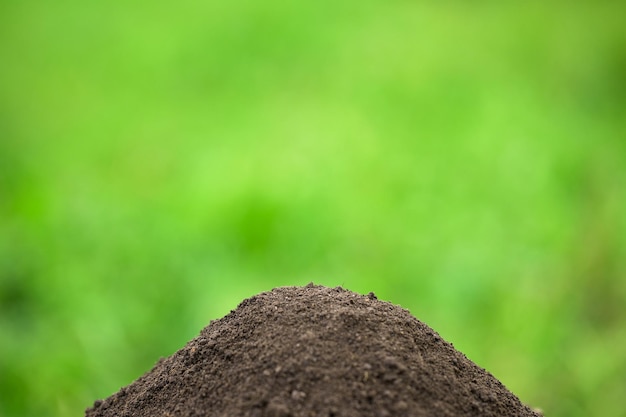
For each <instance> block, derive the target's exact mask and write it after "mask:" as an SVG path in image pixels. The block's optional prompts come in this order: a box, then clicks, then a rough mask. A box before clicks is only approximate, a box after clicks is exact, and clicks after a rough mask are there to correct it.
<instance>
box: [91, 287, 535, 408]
mask: <svg viewBox="0 0 626 417" xmlns="http://www.w3.org/2000/svg"><path fill="white" fill-rule="evenodd" d="M113 416H116V417H127V416H128V417H130V416H132V417H165V416H168V417H174V416H180V417H222V416H224V417H227V416H244V417H363V416H365V417H368V416H372V417H384V416H407V417H408V416H411V417H413V416H414V417H426V416H428V417H433V416H437V417H439V416H441V417H445V416H449V417H461V416H463V417H465V416H467V417H470V416H482V417H496V416H498V417H504V416H507V417H515V416H518V417H539V416H540V414H538V413H536V412H534V411H533V410H531V409H530V408H528V407H527V406H525V405H523V404H522V403H521V402H520V400H519V399H518V398H517V397H516V396H515V395H514V394H512V393H511V392H510V391H508V390H507V389H506V388H505V387H504V386H503V385H502V383H500V382H499V381H498V380H497V379H496V378H495V377H493V376H492V375H491V374H490V373H489V372H487V371H485V370H484V369H482V368H480V367H479V366H477V365H476V364H474V363H473V362H471V361H470V360H469V359H468V358H467V357H466V356H465V355H464V354H462V353H461V352H459V351H457V350H456V349H454V347H453V346H452V345H451V344H450V343H448V342H446V341H444V340H443V339H442V338H441V337H440V336H439V335H438V334H437V333H436V332H435V331H434V330H432V329H431V328H430V327H428V326H427V325H425V324H424V323H422V322H420V321H419V320H417V319H416V318H415V317H413V316H412V315H411V314H410V313H409V312H408V311H407V310H405V309H403V308H401V307H399V306H396V305H393V304H391V303H388V302H383V301H379V300H378V299H376V296H375V295H374V294H373V293H370V294H368V295H365V296H363V295H359V294H356V293H354V292H351V291H347V290H345V289H343V288H341V287H337V288H327V287H323V286H317V285H313V284H309V285H307V286H306V287H282V288H276V289H274V290H272V291H269V292H264V293H261V294H258V295H256V296H254V297H251V298H248V299H246V300H244V301H243V302H241V304H239V306H238V307H237V309H236V310H233V311H231V312H230V314H228V315H227V316H225V317H224V318H222V319H220V320H215V321H212V322H211V323H210V324H209V325H208V326H207V327H205V328H204V329H203V330H202V331H201V332H200V335H199V336H198V337H196V338H195V339H193V340H191V341H189V342H188V343H187V345H185V346H184V347H183V348H182V349H180V350H179V351H177V352H176V353H174V354H173V355H171V356H169V357H167V358H164V359H161V360H160V361H159V362H158V363H157V364H156V365H155V366H154V367H153V368H152V370H151V371H149V372H147V373H146V374H144V375H143V376H141V377H140V378H139V379H138V380H136V381H135V382H133V383H132V384H130V385H128V386H126V387H124V388H122V389H121V390H120V391H119V392H117V393H116V394H114V395H112V396H110V397H109V398H107V399H105V400H98V401H96V402H95V404H94V405H93V406H92V407H91V408H89V409H88V410H87V411H86V417H113Z"/></svg>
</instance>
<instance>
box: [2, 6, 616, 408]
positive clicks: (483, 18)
mask: <svg viewBox="0 0 626 417" xmlns="http://www.w3.org/2000/svg"><path fill="white" fill-rule="evenodd" d="M625 12H626V3H623V2H610V1H594V2H592V1H568V2H565V1H562V2H559V1H554V2H539V1H530V2H510V1H504V2H495V1H478V2H472V4H471V5H470V4H468V3H465V2H459V1H441V2H432V3H431V2H411V1H390V2H374V1H358V2H357V1H343V2H334V1H327V0H322V1H315V2H306V1H305V2H298V1H288V0H287V1H275V0H266V1H263V2H253V1H245V0H243V1H240V0H236V1H230V2H226V1H222V2H217V1H207V2H197V1H190V0H183V1H179V2H175V3H173V2H165V1H152V2H141V1H139V2H133V1H130V2H129V1H119V0H111V1H107V2H82V1H77V0H62V1H56V2H44V1H28V0H19V1H18V0H3V1H1V2H0V416H2V417H13V416H29V417H30V416H32V417H35V416H37V417H40V416H44V417H45V416H76V415H82V413H83V410H84V409H85V408H86V407H88V406H90V405H91V404H92V403H93V401H94V400H95V399H97V398H103V397H107V396H108V395H110V394H112V393H113V392H114V391H116V390H117V389H118V388H120V387H121V386H123V385H127V384H129V383H130V382H132V381H133V380H134V379H135V378H137V377H138V376H139V375H141V374H142V373H143V372H145V371H147V370H148V369H150V367H151V366H152V365H153V364H154V363H155V362H156V360H157V359H158V358H159V357H161V356H167V355H169V354H171V353H173V352H174V351H175V350H177V349H178V348H180V347H182V346H183V345H184V344H185V343H186V341H187V340H189V339H191V338H192V337H194V336H195V335H197V333H198V332H199V331H200V329H201V328H202V327H204V326H205V325H207V324H208V323H209V321H210V320H212V319H216V318H219V317H222V316H223V315H225V314H226V313H228V311H229V310H231V309H234V308H235V307H236V306H237V304H238V303H239V302H240V301H241V300H242V299H243V298H246V297H249V296H252V295H253V294H255V293H258V292H261V291H265V290H269V289H271V288H273V287H275V286H282V285H304V284H306V283H308V282H309V281H314V282H315V283H319V284H324V285H328V286H336V285H344V286H345V287H347V288H349V289H352V290H354V291H357V292H362V293H367V292H369V291H375V292H376V294H377V295H378V296H379V298H381V299H383V300H388V301H391V302H393V303H396V304H400V305H402V306H404V307H406V308H408V309H409V310H411V312H412V313H413V314H414V315H415V316H416V317H418V318H419V319H421V320H422V321H424V322H426V323H427V324H429V325H430V326H431V327H433V328H434V329H435V330H437V331H438V332H439V333H441V335H442V336H443V337H444V338H446V339H447V340H449V341H451V342H452V343H454V345H455V347H457V348H458V349H459V350H461V351H463V352H464V353H466V354H467V356H468V357H469V358H470V359H472V360H474V361H475V362H477V363H478V364H479V365H481V366H483V367H485V368H486V369H488V370H489V371H491V372H492V373H493V374H494V375H495V376H496V377H498V378H499V379H500V380H501V381H503V382H504V383H505V385H507V387H508V388H510V389H511V390H512V391H513V392H515V393H516V394H517V395H518V396H520V398H521V399H522V400H523V401H524V402H526V403H528V404H531V405H533V406H536V407H540V408H542V409H544V411H545V413H546V415H547V416H552V417H565V416H567V417H577V416H580V417H582V416H585V417H587V416H590V415H598V416H626V412H625V411H624V410H625V408H624V402H623V400H624V393H626V350H625V348H624V347H625V346H626V307H625V306H626V25H624V21H625V17H626V13H625Z"/></svg>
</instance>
